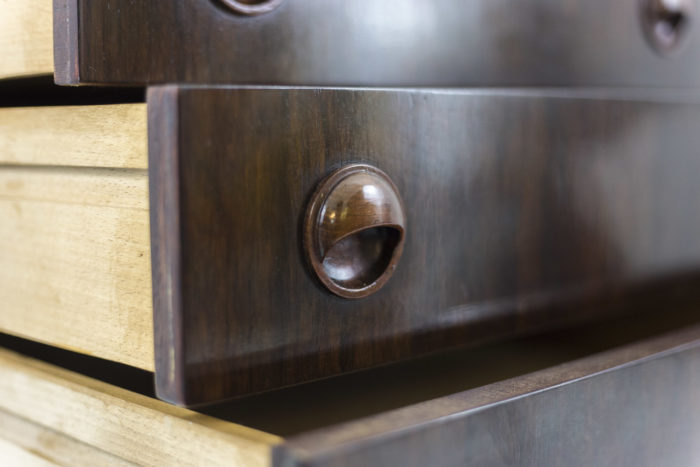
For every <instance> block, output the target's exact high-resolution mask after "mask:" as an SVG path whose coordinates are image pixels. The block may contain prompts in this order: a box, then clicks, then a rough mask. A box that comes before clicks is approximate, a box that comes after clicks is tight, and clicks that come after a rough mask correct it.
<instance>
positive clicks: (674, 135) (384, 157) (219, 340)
mask: <svg viewBox="0 0 700 467" xmlns="http://www.w3.org/2000/svg"><path fill="white" fill-rule="evenodd" d="M292 3H293V2H292ZM281 8H283V7H281ZM148 101H149V132H150V150H149V157H150V163H149V170H150V194H151V209H152V210H151V214H152V220H151V226H152V231H151V232H152V244H153V261H152V264H153V273H154V307H155V308H154V319H155V332H156V379H157V386H158V393H159V395H160V396H161V397H163V398H164V399H166V400H169V401H173V402H176V403H179V404H198V403H204V402H211V401H214V400H218V399H222V398H226V397H232V396H238V395H241V394H246V393H249V392H254V391H260V390H265V389H270V388H275V387H280V386H285V385H290V384H295V383H299V382H302V381H307V380H311V379H314V378H320V377H325V376H330V375H333V374H338V373H342V372H347V371H353V370H358V369H361V368H366V367H370V366H373V365H378V364H382V363H387V362H389V361H393V360H397V359H402V358H407V357H411V356H415V355H419V354H422V353H425V352H429V351H433V350H436V349H438V348H443V347H446V346H450V345H455V344H476V343H478V342H481V341H484V340H488V339H493V338H496V337H500V336H505V335H511V334H513V333H517V332H524V331H529V330H533V329H540V328H542V327H553V326H560V325H563V324H566V323H574V322H578V321H580V320H583V319H593V318H595V317H597V316H598V317H599V316H604V315H606V314H609V313H612V312H614V311H615V307H612V306H610V304H611V303H612V304H615V303H618V304H619V303H620V302H622V301H626V300H631V299H632V298H634V297H637V296H639V295H638V294H639V293H640V291H643V290H645V289H648V290H651V291H655V292H654V293H663V291H664V290H667V288H666V285H667V284H669V283H671V284H673V283H676V282H677V283H685V284H687V285H688V286H689V287H690V288H691V289H693V288H696V287H697V284H698V274H697V272H698V266H699V265H700V235H697V233H698V232H700V215H693V214H692V213H698V204H697V203H696V200H697V199H700V184H698V183H697V174H698V173H700V159H699V158H697V157H696V150H697V148H698V147H700V132H698V131H697V128H696V122H697V120H698V118H700V105H698V104H699V102H698V99H697V98H696V97H695V96H693V95H689V94H685V93H668V92H661V91H656V92H651V93H639V92H637V91H622V90H618V91H579V92H575V91H571V92H564V91H556V90H550V91H518V92H510V91H454V90H423V91H419V90H362V91H361V90H352V89H325V90H319V89H310V88H306V89H292V88H269V89H265V88H236V87H230V88H225V87H222V88H199V87H177V86H165V87H157V88H152V89H151V90H150V91H149V97H148ZM356 162H362V163H368V164H371V165H373V166H376V167H379V168H380V169H382V170H383V171H385V172H386V173H387V174H388V175H389V176H390V177H391V179H392V180H393V181H394V183H395V184H396V186H397V187H398V191H399V192H400V193H401V196H402V198H403V201H404V204H405V209H406V216H407V219H408V220H409V225H410V232H409V234H408V235H407V236H406V239H405V247H404V253H403V257H402V259H401V261H400V263H399V264H398V266H397V268H396V271H395V273H394V276H393V277H392V278H391V280H390V281H388V282H387V284H386V285H385V287H384V288H383V289H382V290H380V291H379V292H377V293H376V294H373V295H371V296H369V297H366V298H364V299H361V300H345V299H342V298H340V297H337V296H335V295H333V294H331V293H329V292H327V291H326V290H325V289H324V288H323V287H321V286H320V284H319V283H318V281H317V280H316V279H315V277H314V275H313V273H312V271H311V270H310V268H308V267H307V264H306V261H305V255H304V251H303V245H302V244H303V241H302V238H303V237H302V230H303V218H304V215H305V212H306V206H307V203H308V202H309V199H310V197H311V195H312V194H313V192H314V190H315V188H316V187H317V185H318V184H319V183H320V181H321V180H323V179H324V178H325V177H326V176H327V175H328V174H329V173H331V172H333V171H334V170H336V169H337V168H339V167H342V166H345V165H348V164H350V163H356ZM672 288H673V287H669V288H668V290H667V291H670V290H671V289H672Z"/></svg>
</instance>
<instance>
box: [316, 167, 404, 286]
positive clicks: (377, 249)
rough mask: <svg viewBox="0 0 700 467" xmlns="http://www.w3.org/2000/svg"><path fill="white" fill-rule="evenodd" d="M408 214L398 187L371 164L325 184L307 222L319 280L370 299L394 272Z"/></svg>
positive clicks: (341, 173)
mask: <svg viewBox="0 0 700 467" xmlns="http://www.w3.org/2000/svg"><path fill="white" fill-rule="evenodd" d="M405 234H406V216H405V214H404V209H403V203H402V202H401V198H400V196H399V193H398V190H397V189H396V186H395V185H394V184H393V183H392V181H391V180H390V179H389V177H388V176H387V175H386V174H385V173H384V172H382V171H381V170H379V169H377V168H376V167H372V166H371V165H366V164H352V165H347V166H345V167H342V168H340V169H338V170H336V171H335V172H333V173H332V174H330V175H329V176H328V177H327V178H326V179H325V180H323V181H322V182H321V184H320V185H319V187H318V188H317V190H316V192H315V193H314V195H313V196H312V198H311V202H310V204H309V208H308V210H307V213H306V220H305V224H304V244H305V245H304V246H305V249H306V253H307V256H308V258H309V263H310V264H311V267H312V268H313V270H314V272H315V273H316V275H317V276H318V278H319V279H320V281H321V282H322V283H323V284H324V285H325V286H326V287H327V288H328V290H330V291H331V292H333V293H335V294H336V295H339V296H341V297H344V298H361V297H366V296H367V295H370V294H372V293H374V292H376V291H378V290H379V289H380V288H381V287H382V286H383V285H384V284H385V283H386V281H387V280H388V279H389V278H390V277H391V275H392V274H393V272H394V270H395V268H396V265H397V263H398V261H399V258H400V257H401V253H402V252H403V245H404V237H405Z"/></svg>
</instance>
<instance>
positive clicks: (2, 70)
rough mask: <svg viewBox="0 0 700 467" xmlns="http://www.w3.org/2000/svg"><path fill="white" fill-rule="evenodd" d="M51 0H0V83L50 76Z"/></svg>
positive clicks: (51, 60) (51, 40)
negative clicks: (0, 80)
mask: <svg viewBox="0 0 700 467" xmlns="http://www.w3.org/2000/svg"><path fill="white" fill-rule="evenodd" d="M52 9H53V2H52V0H0V57H2V59H0V79H2V78H11V77H21V76H31V75H40V74H48V73H53V24H52Z"/></svg>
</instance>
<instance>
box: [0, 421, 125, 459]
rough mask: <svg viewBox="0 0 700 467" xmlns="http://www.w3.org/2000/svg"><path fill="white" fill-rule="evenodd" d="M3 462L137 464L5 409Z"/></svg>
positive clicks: (0, 440)
mask: <svg viewBox="0 0 700 467" xmlns="http://www.w3.org/2000/svg"><path fill="white" fill-rule="evenodd" d="M0 460H2V465H3V466H12V465H18V466H19V465H21V466H25V465H60V466H66V467H69V466H70V467H72V466H86V467H87V466H100V467H128V466H133V465H135V464H133V463H131V462H127V461H125V460H122V459H119V458H118V457H116V456H113V455H111V454H108V453H106V452H104V451H101V450H99V449H96V448H94V447H92V446H88V445H87V444H84V443H81V442H80V441H76V440H75V439H73V438H70V437H68V436H66V435H64V434H61V433H59V432H57V431H55V430H52V429H50V428H46V427H43V426H41V425H37V424H36V423H32V422H30V421H28V420H25V419H23V418H20V417H17V416H15V415H12V414H10V413H9V412H5V411H2V410H0Z"/></svg>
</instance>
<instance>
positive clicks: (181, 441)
mask: <svg viewBox="0 0 700 467" xmlns="http://www.w3.org/2000/svg"><path fill="white" fill-rule="evenodd" d="M0 408H1V409H2V410H6V411H8V412H11V413H13V414H15V415H17V416H20V417H23V418H25V419H27V420H29V421H31V422H33V423H37V424H40V425H43V426H45V427H48V428H51V429H54V430H56V431H59V432H60V433H63V434H65V435H66V436H70V437H72V438H75V439H79V440H81V441H82V442H84V443H85V444H87V445H89V446H93V447H95V448H98V449H101V450H103V451H106V452H108V453H110V454H112V455H115V456H118V457H120V458H123V459H125V460H127V461H130V462H134V463H138V464H139V465H146V466H149V465H150V466H158V465H182V466H185V465H207V466H215V465H227V466H228V465H241V466H262V465H269V462H270V449H271V446H272V445H274V444H276V443H278V442H279V438H277V437H276V436H273V435H270V434H266V433H263V432H260V431H257V430H253V429H250V428H246V427H243V426H240V425H236V424H233V423H230V422H225V421H222V420H217V419H214V418H212V417H209V416H206V415H201V414H198V413H195V412H192V411H189V410H186V409H180V408H177V407H173V406H170V405H168V404H166V403H164V402H160V401H157V400H155V399H151V398H149V397H146V396H142V395H139V394H135V393H132V392H129V391H126V390H123V389H120V388H117V387H114V386H111V385H108V384H105V383H102V382H100V381H97V380H94V379H91V378H87V377H85V376H82V375H78V374H75V373H71V372H68V371H66V370H63V369H61V368H57V367H54V366H51V365H47V364H45V363H42V362H39V361H36V360H32V359H29V358H26V357H22V356H19V355H17V354H14V353H12V352H8V351H6V350H0Z"/></svg>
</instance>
